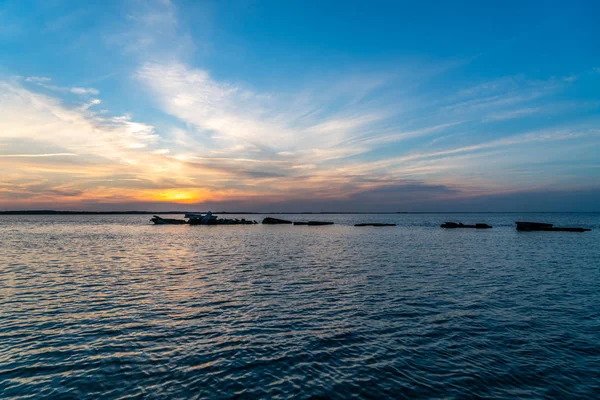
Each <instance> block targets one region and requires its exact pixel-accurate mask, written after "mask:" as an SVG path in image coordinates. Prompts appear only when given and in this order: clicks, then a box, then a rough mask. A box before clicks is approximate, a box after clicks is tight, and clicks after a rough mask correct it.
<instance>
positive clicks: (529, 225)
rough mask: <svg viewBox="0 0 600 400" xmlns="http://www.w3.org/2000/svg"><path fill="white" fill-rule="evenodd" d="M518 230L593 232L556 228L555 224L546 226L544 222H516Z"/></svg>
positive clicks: (580, 229)
mask: <svg viewBox="0 0 600 400" xmlns="http://www.w3.org/2000/svg"><path fill="white" fill-rule="evenodd" d="M516 224H517V230H518V231H520V232H535V231H546V232H587V231H591V229H588V228H559V227H554V225H553V224H546V223H542V222H520V221H519V222H516Z"/></svg>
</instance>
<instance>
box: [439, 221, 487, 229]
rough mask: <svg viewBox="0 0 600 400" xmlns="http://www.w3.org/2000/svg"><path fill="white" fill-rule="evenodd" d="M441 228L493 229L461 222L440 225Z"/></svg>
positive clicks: (483, 225)
mask: <svg viewBox="0 0 600 400" xmlns="http://www.w3.org/2000/svg"><path fill="white" fill-rule="evenodd" d="M440 228H448V229H456V228H474V229H490V228H492V227H491V226H490V225H488V224H475V225H465V224H463V223H461V222H458V223H457V222H444V223H443V224H441V225H440Z"/></svg>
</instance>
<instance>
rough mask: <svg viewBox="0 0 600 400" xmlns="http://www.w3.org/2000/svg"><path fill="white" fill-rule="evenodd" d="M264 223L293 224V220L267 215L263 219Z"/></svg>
mask: <svg viewBox="0 0 600 400" xmlns="http://www.w3.org/2000/svg"><path fill="white" fill-rule="evenodd" d="M262 223H263V224H267V225H278V224H291V223H292V221H286V220H285V219H279V218H271V217H267V218H265V219H263V222H262Z"/></svg>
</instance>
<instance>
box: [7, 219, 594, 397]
mask: <svg viewBox="0 0 600 400" xmlns="http://www.w3.org/2000/svg"><path fill="white" fill-rule="evenodd" d="M246 217H248V216H246ZM149 218H150V216H145V215H142V216H139V215H129V216H0V398H2V399H16V398H32V399H33V398H35V399H37V398H77V399H81V398H89V399H99V398H102V399H138V398H157V399H167V398H178V399H187V398H215V399H221V398H223V399H225V398H233V397H235V398H319V397H320V398H349V397H352V396H355V397H358V398H386V397H388V398H392V397H393V398H450V399H452V398H472V397H486V398H506V399H514V398H561V399H564V398H598V396H599V394H600V214H525V215H517V214H450V215H443V214H421V215H402V214H399V215H373V216H367V215H325V216H315V215H313V216H306V215H287V216H284V218H289V219H293V220H308V219H321V220H331V221H335V222H336V225H333V226H321V227H307V226H264V225H253V226H152V225H149ZM250 218H253V219H257V220H261V219H262V216H250ZM518 220H530V221H539V222H551V223H555V224H556V225H560V226H584V227H589V228H592V229H593V231H591V232H585V233H570V232H517V231H516V230H515V228H514V221H518ZM371 221H380V222H394V223H397V224H398V226H397V227H389V228H369V227H364V228H357V227H353V226H352V225H353V224H354V223H357V222H371ZM444 221H460V222H464V223H475V222H484V223H489V224H491V225H493V226H494V228H493V229H490V230H471V229H462V230H444V229H441V228H439V224H440V223H442V222H444Z"/></svg>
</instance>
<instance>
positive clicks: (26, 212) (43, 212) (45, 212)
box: [0, 210, 600, 215]
mask: <svg viewBox="0 0 600 400" xmlns="http://www.w3.org/2000/svg"><path fill="white" fill-rule="evenodd" d="M598 212H600V211H389V212H382V211H349V212H336V211H320V212H254V211H235V212H232V211H218V212H213V213H214V214H224V215H226V214H237V215H272V214H281V215H286V214H307V215H310V214H315V215H324V214H330V215H332V214H339V215H343V214H387V215H390V214H563V213H569V214H593V213H598ZM186 213H206V211H56V210H16V211H0V215H165V214H186Z"/></svg>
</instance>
